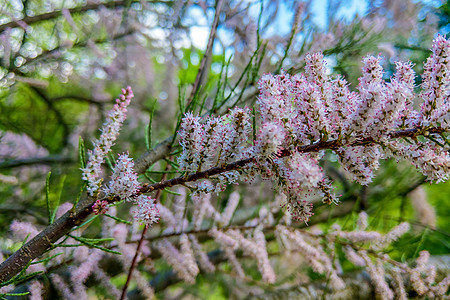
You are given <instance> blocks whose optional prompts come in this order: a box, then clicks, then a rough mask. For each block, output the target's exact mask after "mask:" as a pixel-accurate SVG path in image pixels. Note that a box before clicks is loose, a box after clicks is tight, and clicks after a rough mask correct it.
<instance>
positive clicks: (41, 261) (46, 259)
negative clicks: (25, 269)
mask: <svg viewBox="0 0 450 300" xmlns="http://www.w3.org/2000/svg"><path fill="white" fill-rule="evenodd" d="M61 254H63V253H62V252H60V253H57V254H55V255H52V256H50V257H47V258H44V259H41V260H37V261H34V262H32V263H31V264H32V265H36V264H40V263H44V262H47V261H50V260H52V259H53V258H55V257H57V256H59V255H61Z"/></svg>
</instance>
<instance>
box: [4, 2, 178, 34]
mask: <svg viewBox="0 0 450 300" xmlns="http://www.w3.org/2000/svg"><path fill="white" fill-rule="evenodd" d="M149 2H152V3H163V4H170V3H171V1H156V0H151V1H149ZM132 3H141V1H138V0H131V1H129V0H116V1H109V2H100V3H91V4H87V5H85V6H79V7H74V8H69V9H68V10H69V12H70V14H76V13H81V12H86V11H88V10H97V9H100V7H106V8H116V7H122V6H126V5H130V4H132ZM61 15H62V11H61V10H55V11H51V12H47V13H43V14H40V15H36V16H28V17H25V18H23V19H20V20H14V21H10V22H8V23H5V24H1V25H0V33H2V32H3V31H5V30H6V29H7V28H15V27H22V26H23V25H24V24H26V25H31V24H33V23H38V22H41V21H45V20H50V19H54V18H57V17H59V16H61Z"/></svg>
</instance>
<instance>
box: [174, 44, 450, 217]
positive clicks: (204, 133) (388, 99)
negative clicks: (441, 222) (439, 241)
mask: <svg viewBox="0 0 450 300" xmlns="http://www.w3.org/2000/svg"><path fill="white" fill-rule="evenodd" d="M449 54H450V41H449V40H446V39H445V38H444V37H442V36H438V37H437V38H436V39H435V40H434V44H433V49H432V55H431V57H430V58H429V59H428V61H427V63H426V64H425V71H424V75H423V78H424V83H423V85H422V88H423V91H422V92H421V93H420V96H421V98H422V99H423V101H424V102H423V105H422V107H421V109H420V111H416V110H414V108H413V101H414V99H415V98H417V97H416V94H415V92H414V88H415V87H414V79H415V74H414V71H413V69H412V67H413V65H412V64H411V63H410V62H397V63H396V71H395V74H394V76H393V77H392V78H391V80H390V82H386V81H385V80H384V78H383V76H384V74H383V68H382V66H381V60H382V58H381V57H380V56H377V57H374V56H367V57H365V58H364V60H363V68H362V73H363V74H362V76H361V78H360V79H359V85H358V92H352V91H350V89H349V86H348V83H347V82H346V81H345V80H344V79H343V78H341V77H332V76H329V75H328V74H327V69H326V64H325V62H324V58H323V55H322V54H321V53H314V54H309V55H307V56H306V66H305V72H304V74H298V75H289V74H287V73H282V74H280V75H272V74H266V75H264V76H262V77H261V79H260V80H259V83H258V84H259V90H260V94H259V97H258V100H257V104H258V109H259V115H258V117H259V120H257V122H256V123H257V124H259V131H257V134H256V139H255V141H254V145H251V144H250V141H247V140H246V139H248V138H249V137H250V135H249V133H250V132H251V126H250V119H251V118H250V115H249V112H248V109H246V110H239V109H234V110H232V111H231V112H230V114H228V115H227V116H225V117H224V118H209V117H208V118H206V120H202V119H201V118H200V117H194V116H193V115H192V114H186V117H185V118H184V119H183V122H182V125H181V130H180V132H179V133H180V139H181V142H180V143H181V146H182V147H183V153H182V155H181V157H180V159H179V163H180V165H181V168H182V169H183V170H185V171H188V172H197V171H201V170H204V169H206V168H210V167H213V166H222V165H223V164H225V163H229V162H231V161H233V160H237V159H240V158H250V157H252V158H253V161H252V163H250V164H248V165H247V168H246V169H245V173H246V174H247V176H248V178H251V177H252V176H255V175H258V174H259V175H261V176H262V177H263V178H266V179H271V180H273V181H274V183H275V185H276V187H277V188H278V189H279V190H280V191H281V192H283V193H284V194H286V195H287V196H288V198H287V199H288V200H287V203H286V205H287V207H288V209H289V210H290V211H292V213H293V215H294V216H296V217H297V218H299V219H300V220H303V221H307V220H308V219H309V216H311V214H312V212H311V205H310V204H309V203H305V196H307V195H314V194H315V195H321V196H323V197H324V202H326V203H333V202H335V203H336V202H337V199H336V197H335V196H334V193H333V192H332V190H333V189H332V187H331V183H330V181H329V180H328V179H327V178H326V176H325V175H324V173H323V171H322V169H321V168H320V167H319V164H318V163H319V160H320V159H321V158H322V156H323V153H322V152H321V151H319V152H317V153H314V154H313V153H302V152H300V150H299V147H301V146H308V145H311V144H315V143H320V142H327V141H334V142H336V143H337V144H338V145H340V147H339V148H338V149H335V150H334V151H335V153H336V154H337V157H338V159H339V161H340V163H341V165H342V166H343V168H344V169H345V170H346V171H347V172H348V174H349V176H350V177H351V178H352V179H353V180H355V181H357V182H359V183H361V184H369V183H370V182H371V181H372V178H373V176H374V170H377V169H378V167H379V160H380V159H383V158H389V157H396V158H404V159H407V160H409V161H411V162H412V163H413V164H414V165H415V166H416V167H417V168H418V169H420V170H421V171H422V173H423V174H425V175H427V176H428V179H429V180H435V181H438V182H439V181H444V180H447V179H448V178H449V175H450V155H449V153H448V151H447V150H448V148H449V147H448V142H446V141H445V138H443V137H440V136H433V137H430V139H429V140H427V139H421V140H419V139H414V140H412V141H410V142H405V141H403V140H395V139H393V138H392V136H391V133H392V132H393V131H400V130H416V131H417V132H420V133H421V134H422V132H425V131H426V130H429V129H430V128H431V127H434V128H438V129H439V130H448V129H449V128H450V127H449V123H450V102H449V101H448V98H449V95H450V73H449V68H450V61H449V58H448V55H449ZM424 135H425V137H427V134H424ZM362 140H368V141H371V143H370V144H368V145H361V146H356V145H354V144H355V143H357V142H358V141H362ZM351 144H353V145H351ZM286 152H288V153H289V154H290V155H289V156H285V155H279V154H281V153H286ZM241 173H242V172H241ZM224 182H226V181H224ZM217 190H220V188H219V189H217V187H216V188H213V187H205V188H203V189H202V191H203V192H208V191H217Z"/></svg>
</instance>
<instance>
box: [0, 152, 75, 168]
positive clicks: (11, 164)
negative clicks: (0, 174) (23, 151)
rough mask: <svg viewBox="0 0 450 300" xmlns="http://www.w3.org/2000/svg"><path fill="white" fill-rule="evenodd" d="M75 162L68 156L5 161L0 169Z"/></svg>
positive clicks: (0, 165) (1, 163)
mask: <svg viewBox="0 0 450 300" xmlns="http://www.w3.org/2000/svg"><path fill="white" fill-rule="evenodd" d="M73 161H74V160H73V159H72V158H70V157H68V156H62V155H49V156H44V157H31V158H24V159H15V160H5V161H1V162H0V169H10V168H17V167H22V166H31V165H50V164H54V163H62V164H66V163H71V162H73Z"/></svg>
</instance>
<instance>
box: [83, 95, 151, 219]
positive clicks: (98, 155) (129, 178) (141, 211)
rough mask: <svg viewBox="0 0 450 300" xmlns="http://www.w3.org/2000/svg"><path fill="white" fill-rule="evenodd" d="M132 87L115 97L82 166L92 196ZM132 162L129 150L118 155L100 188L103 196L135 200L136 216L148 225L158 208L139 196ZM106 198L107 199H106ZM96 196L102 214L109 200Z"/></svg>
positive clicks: (97, 210) (97, 212)
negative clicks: (87, 158) (107, 179)
mask: <svg viewBox="0 0 450 300" xmlns="http://www.w3.org/2000/svg"><path fill="white" fill-rule="evenodd" d="M133 96H134V95H133V91H132V90H131V87H127V88H126V89H122V94H121V95H120V97H119V98H118V99H116V104H115V105H114V107H113V109H112V110H111V111H109V112H108V115H107V118H106V122H105V124H104V125H103V128H102V129H101V132H102V133H101V135H100V138H99V139H98V140H96V141H95V143H94V151H89V161H88V163H87V165H86V168H84V169H82V171H83V179H84V180H87V182H88V187H87V190H88V192H89V194H90V195H91V196H96V194H97V193H98V191H99V188H100V186H101V183H102V179H101V178H100V173H101V164H102V163H103V161H104V158H105V156H106V155H107V154H108V152H109V151H110V150H111V147H112V146H113V145H114V141H115V140H116V138H117V136H118V135H119V131H120V128H121V126H122V124H123V122H124V121H125V119H126V113H127V106H128V105H129V104H130V101H131V99H132V98H133ZM140 187H141V186H140V184H139V181H138V177H137V173H136V172H135V171H134V162H133V159H132V158H131V157H129V154H128V153H123V154H119V157H118V159H117V161H116V164H115V166H114V169H113V174H112V175H111V180H110V181H109V183H108V185H107V186H104V187H103V192H104V193H105V195H106V197H119V198H120V199H122V200H127V201H135V202H136V203H137V205H138V208H137V209H136V210H134V213H135V218H136V219H137V220H138V221H139V222H140V223H142V224H145V225H147V226H150V225H152V224H153V223H155V222H157V221H158V220H159V211H158V209H157V208H156V206H155V203H154V200H153V199H151V197H149V196H145V195H138V193H137V192H138V190H139V188H140ZM105 199H106V198H105ZM105 199H96V201H95V203H94V204H93V205H92V209H93V211H94V213H95V214H97V215H98V214H104V213H106V211H107V210H108V204H109V203H108V201H107V200H105Z"/></svg>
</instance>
